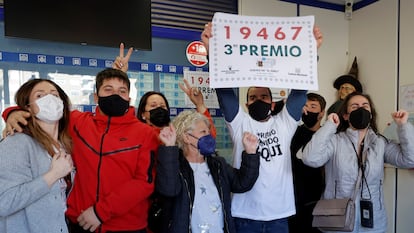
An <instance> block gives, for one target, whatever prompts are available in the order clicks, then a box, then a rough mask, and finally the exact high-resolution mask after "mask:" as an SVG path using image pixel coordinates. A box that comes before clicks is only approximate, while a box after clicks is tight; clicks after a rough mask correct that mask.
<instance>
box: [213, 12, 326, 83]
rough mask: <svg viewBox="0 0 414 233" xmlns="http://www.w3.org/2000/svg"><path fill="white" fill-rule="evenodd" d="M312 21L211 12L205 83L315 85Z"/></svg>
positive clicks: (305, 17)
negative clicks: (207, 69) (207, 77)
mask: <svg viewBox="0 0 414 233" xmlns="http://www.w3.org/2000/svg"><path fill="white" fill-rule="evenodd" d="M314 20H315V19H314V16H303V17H261V16H241V15H234V14H226V13H215V14H214V17H213V20H212V23H213V25H212V34H213V36H212V38H211V39H210V43H209V46H210V48H209V51H211V52H210V54H209V55H210V57H209V60H210V68H209V71H210V81H211V82H210V86H211V87H214V88H217V87H248V86H259V85H260V86H263V87H275V88H293V89H302V90H318V77H317V46H316V40H315V38H314V35H313V27H314Z"/></svg>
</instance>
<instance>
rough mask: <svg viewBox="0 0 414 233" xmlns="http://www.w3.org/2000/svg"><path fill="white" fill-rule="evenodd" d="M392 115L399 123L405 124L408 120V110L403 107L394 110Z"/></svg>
mask: <svg viewBox="0 0 414 233" xmlns="http://www.w3.org/2000/svg"><path fill="white" fill-rule="evenodd" d="M391 116H392V119H394V121H395V123H396V124H397V125H403V124H405V123H407V121H408V112H407V111H406V110H403V109H401V110H399V111H396V112H393V113H392V114H391Z"/></svg>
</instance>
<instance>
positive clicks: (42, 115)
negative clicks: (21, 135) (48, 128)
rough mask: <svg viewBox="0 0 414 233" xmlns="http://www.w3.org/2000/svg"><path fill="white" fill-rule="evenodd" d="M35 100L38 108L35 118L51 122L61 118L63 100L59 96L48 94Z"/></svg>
mask: <svg viewBox="0 0 414 233" xmlns="http://www.w3.org/2000/svg"><path fill="white" fill-rule="evenodd" d="M35 102H36V104H37V107H38V108H39V112H38V113H37V114H36V118H37V119H39V120H41V121H44V122H46V123H49V124H52V123H55V122H56V121H58V120H60V118H62V116H63V101H62V100H61V99H60V98H59V97H56V96H54V95H51V94H48V95H45V96H43V97H42V98H40V99H37V100H36V101H35Z"/></svg>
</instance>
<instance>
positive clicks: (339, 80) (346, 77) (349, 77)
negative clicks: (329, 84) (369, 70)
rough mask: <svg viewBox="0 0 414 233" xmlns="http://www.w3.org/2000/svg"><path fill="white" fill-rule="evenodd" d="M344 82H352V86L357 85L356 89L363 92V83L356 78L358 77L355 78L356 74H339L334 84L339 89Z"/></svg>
mask: <svg viewBox="0 0 414 233" xmlns="http://www.w3.org/2000/svg"><path fill="white" fill-rule="evenodd" d="M344 83H349V84H351V85H352V86H354V87H355V90H356V91H358V92H361V93H362V85H361V83H360V82H359V81H358V79H356V78H355V76H354V75H352V74H345V75H342V76H339V77H338V78H337V79H336V80H335V82H334V84H333V86H334V87H335V88H336V89H337V90H339V88H340V87H341V85H342V84H344Z"/></svg>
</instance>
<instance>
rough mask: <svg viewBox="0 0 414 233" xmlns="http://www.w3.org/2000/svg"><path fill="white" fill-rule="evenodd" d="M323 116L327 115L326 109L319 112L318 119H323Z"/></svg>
mask: <svg viewBox="0 0 414 233" xmlns="http://www.w3.org/2000/svg"><path fill="white" fill-rule="evenodd" d="M323 116H325V110H323V111H322V112H320V113H319V116H318V121H320V120H322V119H323Z"/></svg>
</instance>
